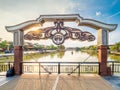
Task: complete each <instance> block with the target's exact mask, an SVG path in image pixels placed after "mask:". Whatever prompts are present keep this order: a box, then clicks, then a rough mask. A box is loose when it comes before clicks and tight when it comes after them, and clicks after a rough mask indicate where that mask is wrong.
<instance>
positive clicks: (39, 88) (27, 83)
mask: <svg viewBox="0 0 120 90" xmlns="http://www.w3.org/2000/svg"><path fill="white" fill-rule="evenodd" d="M0 90H114V89H113V88H112V87H111V85H109V84H108V83H107V82H106V81H105V80H103V79H102V78H101V77H100V76H98V75H81V76H75V75H74V76H73V75H70V76H68V75H56V74H55V75H52V74H51V75H49V74H45V75H43V74H42V75H30V74H23V75H21V76H17V77H16V78H14V79H12V80H11V81H9V82H8V83H6V84H4V85H2V86H0Z"/></svg>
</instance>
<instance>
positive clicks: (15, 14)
mask: <svg viewBox="0 0 120 90" xmlns="http://www.w3.org/2000/svg"><path fill="white" fill-rule="evenodd" d="M46 14H80V16H81V17H84V18H88V19H94V20H97V21H101V22H104V23H107V24H118V27H117V29H116V30H115V31H113V32H111V33H110V34H109V44H114V43H116V42H119V41H120V39H119V35H120V34H119V33H120V26H119V25H120V0H0V38H2V40H8V41H13V34H12V33H9V32H7V31H6V29H5V26H13V25H16V24H19V23H22V22H25V21H29V20H35V19H36V18H38V17H39V16H40V15H46ZM68 25H69V26H70V27H77V25H76V24H75V23H71V24H68ZM77 28H79V29H82V30H83V31H89V32H91V33H92V34H94V35H95V37H96V40H95V41H93V42H87V41H85V42H80V41H77V40H75V41H73V40H66V41H65V43H64V45H65V46H66V47H81V46H88V45H96V44H97V30H95V29H93V28H89V27H77ZM32 42H33V41H32ZM34 43H36V42H35V41H34ZM37 43H40V44H46V45H50V44H53V42H52V41H51V40H39V41H37Z"/></svg>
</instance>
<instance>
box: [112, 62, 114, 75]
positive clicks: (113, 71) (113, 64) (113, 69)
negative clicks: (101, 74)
mask: <svg viewBox="0 0 120 90" xmlns="http://www.w3.org/2000/svg"><path fill="white" fill-rule="evenodd" d="M112 74H114V62H112Z"/></svg>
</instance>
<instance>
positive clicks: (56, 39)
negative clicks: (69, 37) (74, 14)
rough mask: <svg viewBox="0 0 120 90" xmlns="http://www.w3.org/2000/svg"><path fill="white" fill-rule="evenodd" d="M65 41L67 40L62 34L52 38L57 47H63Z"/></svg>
mask: <svg viewBox="0 0 120 90" xmlns="http://www.w3.org/2000/svg"><path fill="white" fill-rule="evenodd" d="M64 40H65V38H64V35H63V34H62V33H56V34H54V36H53V38H52V41H53V43H55V44H56V45H61V44H62V43H63V42H64Z"/></svg>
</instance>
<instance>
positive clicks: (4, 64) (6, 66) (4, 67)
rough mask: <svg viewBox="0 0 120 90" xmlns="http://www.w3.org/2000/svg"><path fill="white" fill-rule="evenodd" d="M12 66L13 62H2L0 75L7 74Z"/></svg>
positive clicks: (0, 63)
mask: <svg viewBox="0 0 120 90" xmlns="http://www.w3.org/2000/svg"><path fill="white" fill-rule="evenodd" d="M11 67H13V62H0V76H3V75H6V72H7V70H9V69H10V68H11Z"/></svg>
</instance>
